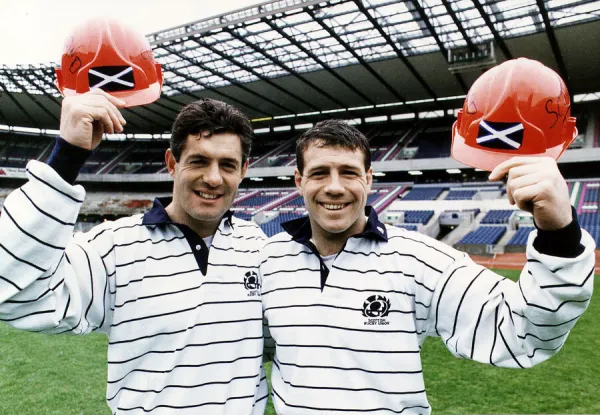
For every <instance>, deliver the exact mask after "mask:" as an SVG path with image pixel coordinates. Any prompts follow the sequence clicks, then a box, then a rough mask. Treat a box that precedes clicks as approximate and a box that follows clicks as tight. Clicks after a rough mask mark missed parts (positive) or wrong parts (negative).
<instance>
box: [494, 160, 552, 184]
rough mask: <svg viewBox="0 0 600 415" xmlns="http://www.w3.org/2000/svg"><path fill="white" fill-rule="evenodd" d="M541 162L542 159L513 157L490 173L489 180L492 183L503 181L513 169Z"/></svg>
mask: <svg viewBox="0 0 600 415" xmlns="http://www.w3.org/2000/svg"><path fill="white" fill-rule="evenodd" d="M540 160H542V157H519V156H517V157H512V158H510V159H508V160H506V161H504V162H502V163H500V164H498V165H497V166H496V167H495V168H494V170H492V172H491V173H490V176H489V179H490V180H491V181H497V180H502V178H503V177H504V176H506V174H508V172H509V171H510V170H511V169H513V168H515V167H519V166H523V165H527V164H536V163H539V162H540Z"/></svg>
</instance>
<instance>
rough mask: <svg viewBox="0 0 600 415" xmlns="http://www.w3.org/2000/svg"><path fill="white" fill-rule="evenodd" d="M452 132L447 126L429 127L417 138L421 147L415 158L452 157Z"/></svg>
mask: <svg viewBox="0 0 600 415" xmlns="http://www.w3.org/2000/svg"><path fill="white" fill-rule="evenodd" d="M451 137H452V133H451V131H450V130H449V129H447V128H435V129H429V130H427V131H425V132H423V133H421V134H420V135H419V137H418V138H417V140H416V143H417V144H418V146H419V148H418V150H417V154H416V155H415V158H418V159H421V158H437V157H450V146H451Z"/></svg>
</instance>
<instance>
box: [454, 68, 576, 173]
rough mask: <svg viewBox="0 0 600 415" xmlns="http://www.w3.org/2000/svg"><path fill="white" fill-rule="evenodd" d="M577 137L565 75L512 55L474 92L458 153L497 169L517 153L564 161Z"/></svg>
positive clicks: (460, 124) (457, 130) (458, 129)
mask: <svg viewBox="0 0 600 415" xmlns="http://www.w3.org/2000/svg"><path fill="white" fill-rule="evenodd" d="M576 137H577V128H576V127H575V118H574V117H571V100H570V98H569V93H568V92H567V87H566V85H565V83H564V82H563V80H562V79H561V77H560V76H559V75H558V74H557V73H556V72H554V71H553V70H552V69H550V68H548V67H546V66H544V65H543V64H542V63H540V62H538V61H534V60H530V59H525V58H519V59H512V60H509V61H506V62H504V63H502V64H501V65H498V66H496V67H494V68H492V69H490V70H488V71H487V72H485V73H484V74H483V75H481V76H480V77H479V78H478V79H477V80H476V81H475V83H474V84H473V86H472V87H471V89H470V90H469V93H468V94H467V97H466V99H465V103H464V106H463V108H462V109H461V110H460V111H459V112H458V118H457V120H456V122H455V123H454V126H453V127H452V156H453V157H454V158H455V159H456V160H458V161H460V162H461V163H464V164H466V165H468V166H472V167H476V168H480V169H484V170H488V171H491V170H493V169H494V167H496V166H497V165H498V164H500V163H502V162H503V161H505V160H507V159H509V158H511V157H513V156H549V157H552V158H554V159H558V157H559V156H560V155H561V154H562V153H563V151H565V150H566V149H567V148H568V147H569V145H570V144H571V143H572V142H573V140H574V139H575V138H576Z"/></svg>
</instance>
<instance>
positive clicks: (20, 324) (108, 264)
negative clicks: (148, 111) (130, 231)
mask: <svg viewBox="0 0 600 415" xmlns="http://www.w3.org/2000/svg"><path fill="white" fill-rule="evenodd" d="M113 101H114V102H113ZM119 101H120V100H115V98H112V97H110V96H108V95H107V94H105V93H104V92H103V91H93V92H90V93H88V94H84V95H81V96H76V97H71V98H65V100H64V101H63V107H62V114H61V129H60V130H61V136H62V138H60V139H58V140H57V146H56V147H55V150H54V152H53V154H52V156H51V158H50V161H49V164H50V166H48V165H46V164H43V163H40V162H37V161H31V162H29V163H28V165H27V175H28V179H29V181H28V182H27V183H26V184H25V185H24V186H22V187H21V188H19V189H17V190H15V191H14V192H12V193H11V194H10V195H9V196H8V197H7V198H6V201H5V203H4V206H3V209H2V215H1V216H0V321H4V322H6V323H8V324H11V325H12V326H14V327H17V328H20V329H25V330H31V331H43V332H50V333H60V332H66V331H73V332H75V333H79V334H84V333H88V332H90V331H91V330H95V329H100V328H102V327H104V326H105V325H106V324H107V320H109V318H108V319H107V316H108V317H109V314H110V300H109V299H110V289H109V278H108V276H109V275H111V272H112V271H111V269H112V270H113V271H114V262H113V261H112V259H111V257H110V256H107V257H102V255H103V254H104V252H108V251H109V249H110V247H111V244H112V233H111V232H110V225H104V226H105V229H95V230H93V231H92V232H90V233H89V234H86V235H83V234H77V235H75V236H73V228H74V224H75V221H76V220H77V216H78V213H79V209H80V207H81V204H82V202H83V199H84V197H85V191H84V189H83V188H82V187H81V186H73V185H72V184H71V183H72V182H73V181H74V180H75V178H76V176H77V174H78V172H79V168H80V167H81V166H82V165H83V162H85V158H86V157H87V154H88V153H89V150H90V149H93V148H95V147H96V146H97V145H98V143H99V141H100V140H101V138H102V134H103V133H104V131H107V132H114V131H121V130H122V125H123V124H124V120H122V117H121V116H120V114H119V111H118V109H117V108H116V105H122V102H119ZM101 233H102V234H101ZM113 275H114V273H113Z"/></svg>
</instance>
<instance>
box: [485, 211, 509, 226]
mask: <svg viewBox="0 0 600 415" xmlns="http://www.w3.org/2000/svg"><path fill="white" fill-rule="evenodd" d="M513 212H514V210H513V209H503V210H490V211H489V212H488V213H487V214H486V215H485V216H484V217H483V219H481V223H482V224H497V223H498V224H499V223H508V219H509V218H510V215H512V214H513Z"/></svg>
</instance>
